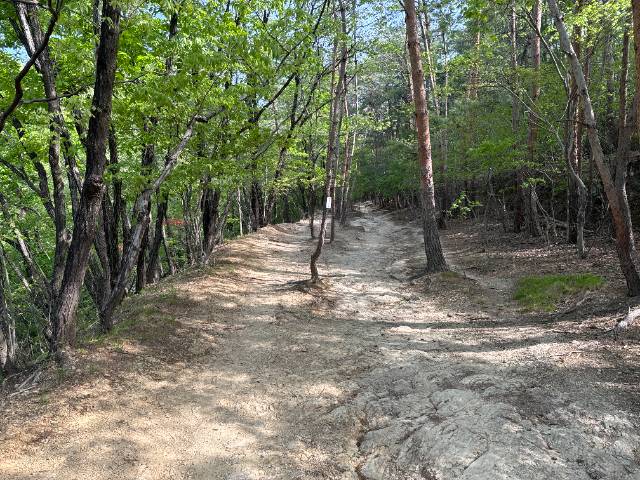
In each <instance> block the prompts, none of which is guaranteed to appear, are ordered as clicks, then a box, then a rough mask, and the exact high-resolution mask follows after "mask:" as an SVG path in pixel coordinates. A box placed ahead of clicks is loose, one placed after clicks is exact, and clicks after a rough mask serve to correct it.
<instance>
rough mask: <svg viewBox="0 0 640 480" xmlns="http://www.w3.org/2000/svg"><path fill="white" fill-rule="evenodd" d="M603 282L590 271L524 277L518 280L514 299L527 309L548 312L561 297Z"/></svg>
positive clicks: (591, 288) (598, 285) (597, 285)
mask: <svg viewBox="0 0 640 480" xmlns="http://www.w3.org/2000/svg"><path fill="white" fill-rule="evenodd" d="M603 284H604V279H603V278H602V277H600V276H599V275H594V274H592V273H578V274H560V275H541V276H533V277H524V278H521V279H520V280H519V281H518V284H517V286H516V292H515V294H514V299H515V300H517V301H518V303H520V305H522V306H523V307H525V308H527V309H530V310H543V311H547V312H550V311H553V310H555V309H556V307H557V305H558V302H559V301H560V300H561V299H562V298H563V297H566V296H568V295H573V294H575V293H578V292H581V291H586V290H594V289H596V288H598V287H600V286H602V285H603Z"/></svg>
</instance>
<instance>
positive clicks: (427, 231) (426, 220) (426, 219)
mask: <svg viewBox="0 0 640 480" xmlns="http://www.w3.org/2000/svg"><path fill="white" fill-rule="evenodd" d="M405 21H406V26H407V46H408V49H409V59H410V61H411V76H412V79H413V92H414V95H413V99H414V103H415V108H416V127H417V130H418V160H419V163H420V170H421V174H420V188H421V200H422V226H423V233H424V248H425V253H426V255H427V271H428V272H440V271H444V270H447V263H446V261H445V258H444V254H443V253H442V247H441V245H440V237H439V236H438V224H437V221H436V205H435V198H434V188H433V165H432V161H431V137H430V132H429V113H428V111H427V99H426V92H425V88H424V73H423V71H422V59H421V57H420V44H419V43H418V28H417V18H416V6H415V4H414V0H408V1H406V2H405Z"/></svg>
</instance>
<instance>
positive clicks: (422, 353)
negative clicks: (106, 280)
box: [0, 205, 640, 480]
mask: <svg viewBox="0 0 640 480" xmlns="http://www.w3.org/2000/svg"><path fill="white" fill-rule="evenodd" d="M474 238H475V237H474V233H473V232H469V231H465V230H462V229H459V230H456V229H453V230H450V231H449V232H448V233H446V234H445V237H444V243H445V247H446V250H447V256H448V259H449V261H450V262H451V263H452V264H453V265H454V272H452V273H445V274H440V275H435V276H431V277H421V276H419V273H420V263H421V258H422V257H421V255H422V253H421V249H422V246H421V237H420V232H419V230H418V228H417V227H416V226H415V225H412V224H409V223H407V222H404V221H399V220H397V219H396V218H395V217H394V215H393V214H391V213H389V212H382V211H374V210H373V209H372V208H371V207H370V206H366V205H364V206H362V207H361V212H360V214H359V215H356V216H354V217H353V219H352V221H351V222H350V225H349V226H348V227H345V228H343V229H338V231H337V240H336V241H335V242H334V243H333V245H330V246H328V247H327V249H326V252H325V254H324V255H323V263H322V264H321V265H320V267H321V272H322V273H323V275H324V276H325V279H326V283H327V285H326V288H323V289H318V290H316V289H313V290H308V289H305V288H301V287H300V284H299V283H296V282H298V281H300V280H303V279H306V278H307V271H308V270H307V269H308V265H307V262H308V255H309V252H310V250H311V248H312V243H311V241H310V240H309V239H308V230H307V227H306V225H303V224H296V225H283V226H277V227H268V228H265V229H263V230H261V231H260V233H258V234H254V235H250V236H247V237H244V238H242V239H239V240H236V241H234V242H232V243H230V244H229V245H228V246H226V247H225V249H224V250H223V251H222V252H221V253H220V255H219V257H218V259H217V261H216V265H215V266H214V267H213V268H211V269H207V270H205V271H199V272H194V273H191V274H190V275H189V276H184V275H183V276H181V277H179V278H176V279H173V280H172V281H171V282H168V283H164V284H162V285H160V286H158V287H156V288H154V289H152V290H151V291H150V292H149V293H147V294H145V295H143V296H141V297H139V298H133V299H131V300H130V301H128V303H126V304H125V308H124V309H123V312H122V313H121V315H122V317H123V322H124V323H123V327H121V329H120V331H119V332H118V333H117V334H115V335H114V336H112V337H109V338H107V339H103V340H102V341H101V342H99V343H97V344H95V345H89V346H88V347H87V349H86V350H85V351H81V352H80V353H79V354H78V357H80V358H77V359H76V365H77V366H76V367H75V369H73V370H72V371H69V372H62V373H60V374H59V377H61V378H58V379H57V381H53V380H50V381H49V383H48V384H47V383H45V384H43V385H42V386H40V387H38V388H37V389H36V390H35V391H31V392H30V393H28V394H26V396H13V397H11V398H9V399H5V402H4V406H3V407H2V414H3V415H4V417H3V419H2V420H1V423H0V428H1V429H2V430H0V431H1V432H2V433H1V437H0V439H1V440H2V444H1V445H0V478H3V479H4V478H7V479H22V478H43V479H44V478H64V479H87V478H90V479H92V480H99V479H121V478H122V479H186V478H197V479H233V480H249V479H252V480H253V479H320V478H326V479H368V480H374V479H375V480H383V479H384V480H387V479H427V480H433V479H438V480H447V479H468V480H470V479H531V480H533V479H546V478H548V479H554V480H562V479H567V480H569V479H570V480H581V479H640V466H639V465H638V461H639V459H640V453H639V451H638V448H639V446H640V430H639V429H638V426H639V416H638V406H637V394H638V390H637V386H638V376H637V373H638V372H637V367H636V366H635V365H637V356H634V355H635V354H637V352H632V351H631V352H630V351H628V348H627V350H625V349H624V348H623V347H620V346H618V344H615V345H614V344H613V340H606V339H604V340H603V339H598V340H597V341H596V340H595V339H594V338H595V337H594V336H593V334H592V333H590V332H591V330H594V329H596V330H597V328H596V327H593V325H591V324H589V325H587V324H585V323H584V322H583V321H581V320H580V319H579V318H576V317H575V315H578V314H579V311H578V313H572V314H570V315H568V318H562V319H560V320H558V321H557V322H550V321H548V320H549V319H548V318H546V317H545V318H546V320H545V318H541V317H537V316H534V315H526V314H523V313H522V312H519V310H518V308H517V306H515V305H514V304H513V303H512V302H511V300H510V295H511V291H510V289H511V286H512V280H513V278H515V276H517V271H518V269H519V268H520V265H518V262H519V261H518V260H516V261H514V260H513V255H511V256H509V254H510V253H512V252H499V251H498V250H499V248H498V247H495V248H494V249H493V250H491V245H487V246H486V247H485V248H484V250H483V255H484V256H483V255H480V254H478V253H477V252H475V250H477V249H478V244H477V242H476V243H474V242H475V240H474ZM474 249H475V250H474ZM474 252H475V253H474ZM492 252H493V253H492ZM502 253H504V256H503V257H500V255H501V254H502ZM490 254H495V255H494V257H492V258H490V259H489V260H490V261H489V260H487V258H488V256H489V255H490ZM501 259H502V260H501ZM485 260H487V262H488V263H487V264H490V265H493V266H494V267H492V268H494V269H498V268H499V269H500V271H497V272H496V271H489V270H487V269H486V268H482V265H483V261H485ZM501 261H502V263H500V262H501ZM507 262H511V263H510V264H509V268H507ZM522 262H525V260H522ZM523 264H524V263H523ZM456 272H457V273H456ZM465 272H468V274H465ZM572 315H574V316H572ZM596 317H597V316H596ZM596 317H594V316H593V315H591V316H590V318H591V319H592V320H593V322H597V321H598V320H597V318H596ZM594 318H595V319H594ZM587 323H588V322H587ZM576 325H578V326H576ZM583 327H584V328H583ZM591 327H593V328H591ZM634 348H635V347H634ZM634 358H635V360H634Z"/></svg>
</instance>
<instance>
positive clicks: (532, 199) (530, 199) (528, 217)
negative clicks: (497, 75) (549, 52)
mask: <svg viewBox="0 0 640 480" xmlns="http://www.w3.org/2000/svg"><path fill="white" fill-rule="evenodd" d="M532 17H533V21H534V23H535V26H536V28H535V29H534V31H532V32H531V67H532V68H533V71H534V73H533V83H532V85H531V102H532V103H533V105H534V108H535V105H536V104H537V102H538V98H539V97H540V37H539V36H538V32H539V31H540V30H541V29H542V5H541V0H535V2H534V4H533V11H532ZM537 142H538V126H537V123H536V118H535V113H534V112H533V111H532V112H531V113H530V114H529V135H528V138H527V151H528V154H529V162H530V163H531V164H532V165H533V164H535V161H536V145H537ZM535 188H536V187H535V184H533V185H532V184H531V182H529V185H527V186H526V187H525V189H524V190H525V192H524V193H525V197H524V202H525V221H526V226H527V233H528V234H529V235H531V236H532V237H538V236H540V233H541V232H540V224H539V220H538V202H537V194H536V192H535Z"/></svg>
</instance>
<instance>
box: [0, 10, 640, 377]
mask: <svg viewBox="0 0 640 480" xmlns="http://www.w3.org/2000/svg"><path fill="white" fill-rule="evenodd" d="M632 3H633V5H631V3H630V2H629V0H604V1H596V0H576V1H573V2H571V1H566V2H565V1H561V2H558V1H556V0H548V1H541V0H526V1H523V0H498V1H496V2H485V1H483V0H473V1H468V2H463V1H459V0H442V1H438V2H430V1H427V0H419V3H418V4H416V5H415V9H414V8H413V4H411V6H410V8H407V9H405V8H404V7H403V6H402V5H401V4H399V3H397V2H396V3H394V2H386V1H385V2H382V1H381V2H369V1H357V0H353V1H349V0H264V1H261V2H258V1H254V0H233V1H232V0H229V1H225V2H208V1H193V0H166V1H159V2H136V1H129V0H124V1H118V2H113V1H110V0H95V1H93V2H81V1H77V0H49V1H48V3H45V2H44V0H42V1H37V0H34V1H31V0H29V1H23V0H7V1H4V2H0V59H1V62H0V71H1V76H0V111H1V113H0V218H1V221H0V362H1V363H2V369H3V370H4V371H5V372H9V371H12V370H14V369H16V368H20V367H21V366H24V365H26V364H28V363H30V362H33V361H37V360H38V359H40V358H44V357H47V356H49V355H51V354H53V355H56V356H57V357H59V358H64V355H65V350H66V348H67V347H68V346H72V345H74V343H75V341H76V338H77V337H78V336H79V335H81V336H87V335H91V334H92V333H94V332H97V331H108V330H110V329H111V328H112V327H113V326H114V321H115V318H116V317H114V311H115V309H116V308H117V307H118V306H119V305H120V303H121V302H122V301H123V299H124V298H125V296H127V295H131V294H134V293H137V292H140V291H141V290H142V289H144V288H145V286H146V285H147V284H151V283H154V282H157V281H158V280H159V279H161V278H162V277H165V276H167V275H171V274H174V273H176V272H177V271H178V270H180V269H184V268H187V267H190V266H194V265H205V264H207V263H209V262H210V261H211V259H212V255H213V253H214V251H215V248H216V246H217V245H219V244H220V243H222V242H223V240H224V239H225V238H230V237H233V236H237V235H243V234H245V233H248V232H253V231H256V230H258V229H259V228H261V227H264V226H266V225H268V224H271V223H278V222H291V221H298V220H300V219H302V218H308V219H309V225H310V235H311V237H314V238H317V239H318V240H317V248H316V249H315V251H314V253H313V255H312V258H311V274H312V275H311V276H312V280H314V281H317V280H318V279H319V276H320V273H319V272H318V268H317V265H316V262H317V260H318V258H319V256H320V254H321V251H322V248H323V244H324V243H325V237H327V238H328V239H333V238H334V235H336V233H335V228H334V225H335V224H337V223H338V222H339V221H340V220H342V221H344V220H345V217H346V216H347V215H348V213H349V211H350V205H351V204H352V202H353V201H354V200H358V199H369V200H373V201H374V202H376V203H377V204H380V205H383V206H387V207H393V208H405V207H408V208H412V209H418V208H420V207H421V208H422V211H423V212H425V214H424V217H423V218H424V219H425V221H424V224H425V242H426V245H425V247H426V251H427V256H428V259H429V262H428V263H429V265H430V270H434V271H435V270H441V269H444V268H446V265H445V263H444V257H443V256H442V253H441V251H440V247H439V240H438V236H437V233H436V230H435V228H436V226H435V225H436V223H437V224H438V226H439V227H440V228H446V223H447V220H448V218H450V217H453V216H456V217H459V216H462V217H465V216H476V217H478V216H483V217H484V218H485V220H486V221H487V222H488V221H489V219H491V220H494V221H499V222H500V223H502V225H503V228H504V229H505V230H509V231H515V232H521V234H522V235H529V236H534V237H536V236H544V237H546V238H548V239H549V240H550V241H551V240H558V241H560V240H562V241H566V242H570V243H573V244H575V245H576V255H580V256H584V255H587V253H588V242H587V240H585V232H586V234H587V237H588V235H589V234H594V233H598V234H610V236H611V237H612V238H613V241H614V242H615V248H616V249H617V253H618V258H619V260H620V266H621V268H622V271H623V273H624V276H625V279H626V281H627V286H628V289H629V293H630V294H633V295H638V294H640V277H639V275H638V263H637V258H636V257H637V255H636V251H635V244H634V237H633V221H634V220H637V219H636V218H635V217H634V214H633V212H635V211H637V209H636V206H637V205H638V202H639V201H640V196H639V195H638V192H639V191H640V190H639V188H640V185H637V181H636V172H637V158H638V156H639V153H638V149H639V147H638V142H637V135H636V134H637V130H638V129H637V118H638V106H639V105H640V103H639V102H640V95H639V94H638V93H640V89H638V88H637V84H638V82H639V81H640V77H639V76H638V75H637V73H638V72H640V48H638V49H637V50H636V45H639V46H640V25H638V22H640V2H636V1H635V0H634V1H633V2H632ZM405 10H406V12H405ZM414 10H415V11H414ZM412 12H413V13H412ZM405 13H406V20H407V22H406V24H405ZM412 18H413V21H412ZM634 18H635V19H636V22H635V23H634V21H633V19H634ZM416 35H417V36H416ZM407 40H409V41H408V42H407ZM416 82H417V83H418V84H416ZM637 92H638V93H637ZM421 95H422V96H423V97H424V101H425V102H426V107H427V108H426V109H425V108H423V106H424V105H423V104H424V102H422V103H421V102H420V101H419V99H420V97H421ZM414 100H415V103H414ZM416 112H417V115H416ZM425 128H426V131H425V130H424V129H425ZM416 129H417V131H418V135H416ZM426 142H428V145H427V143H426ZM418 154H419V155H420V163H419V162H418V161H417V160H416V158H417V156H418ZM427 166H428V168H427ZM432 173H433V176H432ZM421 178H422V181H421ZM627 184H628V185H627ZM425 192H426V193H425ZM434 192H435V195H434ZM328 197H330V198H331V203H332V205H331V208H330V209H327V205H328V203H329V202H328ZM436 244H437V245H436ZM612 248H613V247H612Z"/></svg>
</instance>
